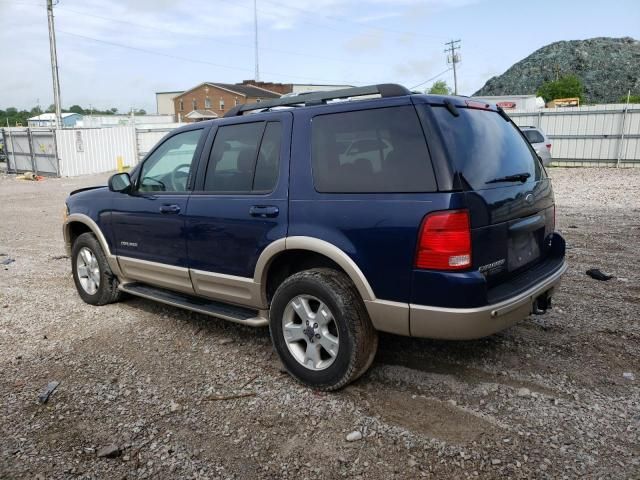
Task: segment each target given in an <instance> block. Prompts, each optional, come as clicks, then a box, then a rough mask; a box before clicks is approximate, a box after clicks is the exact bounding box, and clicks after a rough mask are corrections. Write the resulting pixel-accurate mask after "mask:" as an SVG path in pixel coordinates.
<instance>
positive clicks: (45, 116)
mask: <svg viewBox="0 0 640 480" xmlns="http://www.w3.org/2000/svg"><path fill="white" fill-rule="evenodd" d="M72 115H78V116H81V115H80V114H79V113H73V112H66V113H63V114H61V117H62V118H67V117H70V116H72ZM55 119H56V114H55V113H41V114H40V115H36V116H35V117H31V118H28V119H27V120H34V121H35V120H46V121H52V120H55Z"/></svg>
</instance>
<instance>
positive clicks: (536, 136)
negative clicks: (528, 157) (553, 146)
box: [522, 130, 544, 143]
mask: <svg viewBox="0 0 640 480" xmlns="http://www.w3.org/2000/svg"><path fill="white" fill-rule="evenodd" d="M522 133H524V136H525V137H527V140H529V143H542V142H544V137H543V136H542V135H541V134H540V132H539V131H537V130H523V131H522Z"/></svg>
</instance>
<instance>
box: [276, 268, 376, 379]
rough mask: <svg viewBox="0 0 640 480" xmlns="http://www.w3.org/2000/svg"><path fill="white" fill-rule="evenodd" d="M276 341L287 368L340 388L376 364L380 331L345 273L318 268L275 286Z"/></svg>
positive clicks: (297, 374)
mask: <svg viewBox="0 0 640 480" xmlns="http://www.w3.org/2000/svg"><path fill="white" fill-rule="evenodd" d="M269 326H270V332H271V340H272V342H273V345H274V348H275V350H276V352H277V353H278V355H279V357H280V360H281V361H282V363H283V365H284V366H285V368H286V369H287V371H288V372H289V373H290V374H291V376H293V377H294V378H295V379H296V380H298V381H299V382H301V383H303V384H305V385H308V386H310V387H313V388H315V389H318V390H326V391H330V390H338V389H340V388H342V387H344V386H345V385H348V384H349V383H351V382H352V381H354V380H356V379H357V378H358V377H359V376H361V375H362V374H363V373H364V372H365V371H366V370H367V369H368V368H369V366H370V365H371V363H372V362H373V359H374V357H375V353H376V350H377V347H378V334H377V332H376V330H375V329H374V328H373V325H372V324H371V320H370V319H369V315H368V314H367V311H366V309H365V307H364V303H363V302H362V299H361V298H360V295H359V293H358V291H357V290H356V288H355V286H354V285H353V283H352V282H351V280H350V279H349V277H347V276H346V275H345V274H344V273H342V272H339V271H336V270H333V269H329V268H316V269H312V270H305V271H302V272H299V273H296V274H294V275H292V276H290V277H289V278H287V279H286V280H285V281H284V282H283V283H282V284H281V285H280V286H279V287H278V289H277V290H276V293H275V295H274V297H273V301H272V303H271V311H270V320H269Z"/></svg>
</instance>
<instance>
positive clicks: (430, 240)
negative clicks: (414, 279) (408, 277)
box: [415, 210, 471, 270]
mask: <svg viewBox="0 0 640 480" xmlns="http://www.w3.org/2000/svg"><path fill="white" fill-rule="evenodd" d="M415 266H416V268H424V269H430V270H464V269H465V268H469V267H470V266H471V227H470V223H469V212H468V211H467V210H448V211H442V212H434V213H430V214H429V215H427V216H426V217H425V218H424V220H423V221H422V226H421V227H420V236H419V238H418V249H417V252H416V261H415Z"/></svg>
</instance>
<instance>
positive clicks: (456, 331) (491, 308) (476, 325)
mask: <svg viewBox="0 0 640 480" xmlns="http://www.w3.org/2000/svg"><path fill="white" fill-rule="evenodd" d="M566 270H567V264H566V262H563V263H562V265H561V266H560V268H558V270H556V271H555V272H554V273H552V274H551V275H549V276H548V277H546V278H545V279H544V280H542V281H540V282H539V283H537V284H536V285H534V286H533V287H531V288H529V289H528V290H526V291H524V292H522V293H520V294H518V295H515V296H514V297H511V298H508V299H506V300H503V301H501V302H498V303H494V304H492V305H486V306H483V307H476V308H443V307H429V306H425V305H414V304H410V305H409V333H410V335H411V336H412V337H426V338H439V339H448V340H471V339H475V338H481V337H486V336H488V335H491V334H493V333H496V332H499V331H500V330H503V329H505V328H507V327H509V326H511V325H513V324H515V323H517V322H519V321H521V320H523V319H524V318H526V317H527V316H528V315H529V314H530V313H531V312H532V310H533V303H534V301H535V300H536V298H537V297H539V296H540V295H542V294H544V293H548V294H549V295H551V294H552V293H553V289H554V288H555V287H556V286H558V284H559V283H560V279H561V277H562V275H563V274H564V272H565V271H566Z"/></svg>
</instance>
